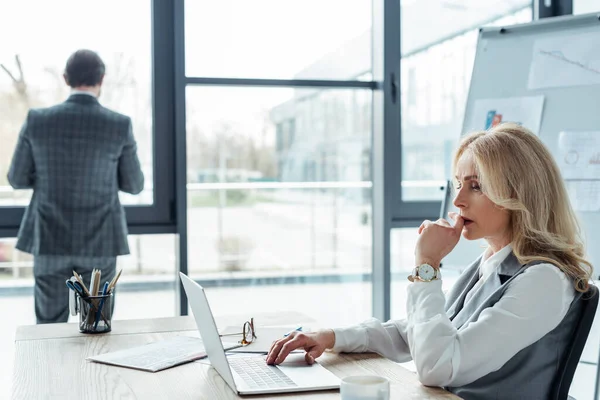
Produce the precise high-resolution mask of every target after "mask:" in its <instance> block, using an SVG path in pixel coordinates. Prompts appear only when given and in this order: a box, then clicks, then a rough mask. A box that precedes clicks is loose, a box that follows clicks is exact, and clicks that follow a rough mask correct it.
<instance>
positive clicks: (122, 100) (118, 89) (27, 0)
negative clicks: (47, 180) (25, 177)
mask: <svg viewBox="0 0 600 400" xmlns="http://www.w3.org/2000/svg"><path fill="white" fill-rule="evenodd" d="M150 5H151V2H150V1H148V0H131V1H126V2H122V1H118V0H107V1H105V2H103V3H102V6H101V7H99V6H98V4H95V3H90V2H81V1H78V0H56V1H52V2H40V1H37V0H23V1H12V0H0V37H2V38H4V39H5V40H3V41H2V47H1V48H0V63H1V64H2V65H3V66H4V67H5V68H6V69H0V141H1V142H2V144H3V145H2V146H0V206H14V205H27V204H28V202H29V198H30V196H31V191H21V190H19V191H13V190H12V188H10V186H8V182H7V180H6V174H7V172H8V168H9V165H10V161H11V158H12V153H13V151H14V148H15V144H16V141H17V137H18V134H19V129H20V127H21V125H22V124H23V121H24V119H25V116H26V115H27V110H28V109H29V108H38V107H48V106H51V105H54V104H57V103H59V102H62V101H63V100H65V99H66V98H67V97H68V95H69V87H68V86H67V85H66V84H65V83H64V80H63V78H62V74H63V71H64V67H65V64H66V61H67V58H68V57H69V55H70V54H71V53H73V52H74V51H75V50H77V49H79V48H90V49H92V50H94V51H97V52H98V53H99V54H100V56H101V57H102V58H103V60H104V62H105V64H106V78H105V80H104V85H103V89H102V95H101V97H100V101H101V103H102V104H103V105H104V106H106V107H108V108H111V109H113V110H115V111H118V112H120V113H123V114H127V115H129V116H130V117H131V118H132V120H133V129H134V134H135V137H136V140H137V142H138V155H139V157H140V161H141V163H142V167H143V170H144V174H145V176H146V189H145V191H144V193H142V194H141V195H138V196H131V195H123V196H122V197H121V199H122V201H123V202H124V203H127V204H152V201H153V190H152V102H151V99H152V97H151V96H152V85H151V82H152V81H151V56H150V50H151V48H150V46H151V18H150V15H151V13H150V11H151V7H150ZM31 10H35V12H34V13H32V12H31ZM58 10H60V12H57V11H58ZM115 10H118V12H115ZM49 15H51V16H52V17H51V18H48V16H49ZM90 15H93V18H88V17H86V16H90ZM107 22H109V25H110V28H109V29H107ZM27 32H43V34H41V35H31V34H27ZM74 32H76V34H74ZM17 56H18V61H17V59H16V57H17ZM19 64H20V67H21V68H19Z"/></svg>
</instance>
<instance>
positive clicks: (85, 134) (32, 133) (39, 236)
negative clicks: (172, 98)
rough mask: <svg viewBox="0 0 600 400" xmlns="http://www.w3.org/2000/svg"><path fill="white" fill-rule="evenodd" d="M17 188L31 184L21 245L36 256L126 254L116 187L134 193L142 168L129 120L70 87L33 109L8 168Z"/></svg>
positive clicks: (138, 189)
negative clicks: (57, 99)
mask: <svg viewBox="0 0 600 400" xmlns="http://www.w3.org/2000/svg"><path fill="white" fill-rule="evenodd" d="M8 181H9V182H10V184H11V186H12V187H13V188H15V189H27V188H32V189H33V196H32V198H31V202H30V204H29V207H27V209H26V210H25V215H24V216H23V220H22V222H21V228H20V230H19V238H18V241H17V248H18V249H19V250H22V251H25V252H28V253H31V254H34V255H66V256H87V257H113V256H118V255H122V254H129V246H128V243H127V222H126V220H125V211H124V210H123V206H122V205H121V203H120V201H119V197H118V192H119V190H122V191H124V192H127V193H132V194H137V193H139V192H141V191H142V189H143V188H144V175H143V173H142V171H141V168H140V162H139V160H138V157H137V145H136V142H135V139H134V137H133V131H132V126H131V119H130V118H129V117H127V116H125V115H121V114H118V113H116V112H114V111H111V110H109V109H107V108H105V107H103V106H101V105H100V103H99V102H98V100H97V99H96V98H95V97H93V96H90V95H87V94H73V95H71V96H70V97H69V98H68V99H67V101H65V102H64V103H62V104H59V105H56V106H54V107H50V108H45V109H35V110H30V111H29V114H28V115H27V120H26V121H25V123H24V124H23V127H22V129H21V133H20V135H19V139H18V142H17V147H16V150H15V153H14V156H13V159H12V163H11V166H10V169H9V172H8Z"/></svg>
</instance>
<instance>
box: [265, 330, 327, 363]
mask: <svg viewBox="0 0 600 400" xmlns="http://www.w3.org/2000/svg"><path fill="white" fill-rule="evenodd" d="M334 344H335V333H334V332H333V330H331V329H328V330H321V331H318V332H309V333H304V332H297V331H294V332H292V333H290V334H289V335H288V336H286V337H284V338H281V339H279V340H276V341H274V342H273V345H272V346H271V350H269V354H268V355H267V364H269V365H275V364H281V363H282V362H283V360H285V358H286V357H287V356H288V354H290V352H292V351H294V350H296V349H299V348H303V349H304V350H305V351H306V355H305V356H304V359H305V360H306V362H307V363H308V364H313V363H314V362H315V359H317V358H318V357H319V356H321V354H323V352H324V351H325V350H326V349H330V348H332V347H333V346H334Z"/></svg>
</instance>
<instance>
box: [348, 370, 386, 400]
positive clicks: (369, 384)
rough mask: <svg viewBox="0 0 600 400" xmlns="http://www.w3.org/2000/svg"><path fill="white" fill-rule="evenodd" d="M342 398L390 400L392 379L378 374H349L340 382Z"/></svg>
mask: <svg viewBox="0 0 600 400" xmlns="http://www.w3.org/2000/svg"><path fill="white" fill-rule="evenodd" d="M340 394H341V395H342V400H389V399H390V381H389V380H387V378H384V377H382V376H376V375H358V376H347V377H345V378H344V379H342V383H341V384H340Z"/></svg>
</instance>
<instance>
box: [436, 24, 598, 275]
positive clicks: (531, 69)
mask: <svg viewBox="0 0 600 400" xmlns="http://www.w3.org/2000/svg"><path fill="white" fill-rule="evenodd" d="M596 38H597V39H596ZM594 39H596V40H594ZM557 66H558V67H557ZM563 84H567V86H564V85H563ZM540 95H541V96H544V104H543V110H542V113H541V123H540V125H539V131H538V132H535V133H536V134H538V135H539V137H540V138H541V139H542V141H543V142H544V143H545V144H546V145H547V146H548V147H549V149H550V151H551V152H552V154H553V155H554V156H555V157H557V155H558V138H559V135H560V132H561V131H600V15H599V14H587V15H579V16H567V17H557V18H549V19H544V20H539V21H535V22H532V23H528V24H521V25H514V26H506V27H493V28H483V29H481V30H480V32H479V40H478V43H477V52H476V55H475V63H474V66H473V74H472V77H471V85H470V89H469V95H468V99H467V104H466V108H465V116H464V122H463V130H462V133H463V134H465V133H467V132H470V131H471V130H472V129H473V128H474V127H472V124H473V122H472V121H479V120H480V118H479V117H478V116H477V115H475V114H474V113H476V112H478V111H477V110H476V109H477V107H476V106H477V104H481V101H482V100H484V99H490V98H514V97H533V96H540ZM578 215H579V219H580V223H581V227H582V231H583V234H584V238H585V240H586V249H587V253H588V257H589V260H590V261H591V262H592V264H594V265H596V266H597V267H596V271H600V246H597V245H594V244H595V243H597V242H598V241H599V240H600V213H598V212H578ZM465 242H466V243H465ZM479 254H481V243H480V242H476V243H473V242H468V241H466V240H464V239H463V240H461V243H460V246H459V247H457V249H455V251H454V252H453V253H452V254H451V255H449V256H448V257H447V259H445V260H444V263H445V265H449V266H454V267H458V266H459V265H460V266H463V267H464V266H466V265H468V263H469V262H470V261H472V260H473V259H475V258H476V257H477V256H478V255H479ZM595 275H596V276H597V273H595Z"/></svg>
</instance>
